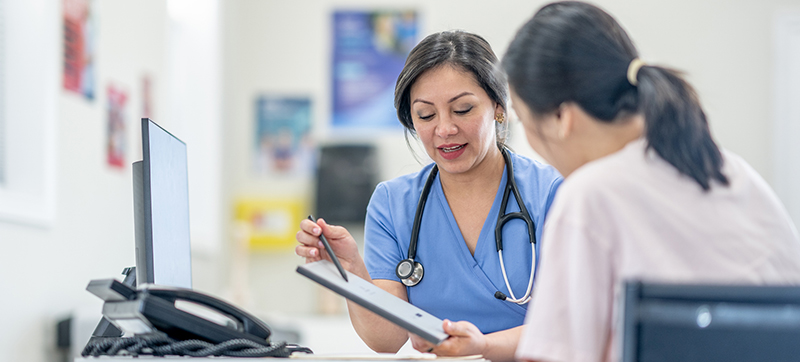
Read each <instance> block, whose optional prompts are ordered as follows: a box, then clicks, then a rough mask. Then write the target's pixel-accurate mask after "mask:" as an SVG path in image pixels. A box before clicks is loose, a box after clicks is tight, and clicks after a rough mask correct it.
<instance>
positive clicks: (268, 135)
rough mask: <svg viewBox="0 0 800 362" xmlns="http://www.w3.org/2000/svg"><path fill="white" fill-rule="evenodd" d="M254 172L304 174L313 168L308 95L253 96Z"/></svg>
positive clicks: (262, 173)
mask: <svg viewBox="0 0 800 362" xmlns="http://www.w3.org/2000/svg"><path fill="white" fill-rule="evenodd" d="M255 123H256V124H255V130H256V135H255V136H256V137H255V147H254V149H255V154H254V161H255V172H256V174H258V175H278V174H281V175H296V176H308V175H310V174H311V172H312V171H313V168H314V162H313V157H314V146H313V143H312V142H311V138H310V135H309V131H310V130H311V99H309V98H308V97H283V96H267V95H262V96H259V97H258V98H257V99H256V119H255Z"/></svg>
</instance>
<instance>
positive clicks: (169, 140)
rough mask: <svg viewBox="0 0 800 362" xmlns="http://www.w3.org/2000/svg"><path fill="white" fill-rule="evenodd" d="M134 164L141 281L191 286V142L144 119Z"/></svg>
mask: <svg viewBox="0 0 800 362" xmlns="http://www.w3.org/2000/svg"><path fill="white" fill-rule="evenodd" d="M142 153H143V156H144V157H143V160H142V161H141V162H135V163H134V172H133V173H134V175H133V177H134V214H135V217H136V220H135V224H136V226H135V227H136V234H137V235H136V269H137V276H136V279H137V284H139V285H141V284H145V283H147V284H158V285H166V286H176V287H183V288H191V287H192V263H191V242H190V237H189V175H188V166H187V156H186V144H185V143H184V142H183V141H181V140H180V139H178V138H177V137H175V136H174V135H172V134H171V133H169V132H167V131H166V130H165V129H163V128H161V127H160V126H159V125H157V124H156V123H155V122H153V121H152V120H150V119H148V118H142Z"/></svg>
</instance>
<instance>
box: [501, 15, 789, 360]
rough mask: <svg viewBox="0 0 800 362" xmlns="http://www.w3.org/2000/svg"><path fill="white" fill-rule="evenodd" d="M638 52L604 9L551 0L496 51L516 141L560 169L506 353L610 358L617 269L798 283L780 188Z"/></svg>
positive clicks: (613, 355)
mask: <svg viewBox="0 0 800 362" xmlns="http://www.w3.org/2000/svg"><path fill="white" fill-rule="evenodd" d="M638 57H639V55H638V53H637V50H636V48H635V47H634V45H633V43H632V42H631V40H630V39H629V37H628V35H627V34H626V32H625V30H623V29H622V27H621V26H620V25H619V24H618V23H617V22H616V20H615V19H614V18H612V17H611V16H610V15H609V14H607V13H605V12H604V11H603V10H601V9H599V8H597V7H595V6H593V5H589V4H585V3H580V2H560V3H554V4H550V5H547V6H545V7H543V8H542V9H541V10H539V11H538V12H537V13H536V14H535V15H534V17H533V18H532V19H531V20H530V21H528V22H527V23H526V24H525V25H524V26H523V27H522V28H521V29H520V30H519V32H518V33H517V35H516V37H515V38H514V40H513V41H512V43H511V45H510V46H509V49H508V52H507V54H506V56H505V58H504V59H503V68H504V70H505V71H506V73H507V75H508V78H509V85H510V89H511V92H510V94H511V100H512V106H513V108H514V109H515V110H516V112H517V115H518V116H519V118H520V119H521V121H522V123H523V125H524V128H525V130H526V135H527V138H528V142H529V143H530V144H531V146H533V148H534V149H535V150H536V151H537V152H538V153H539V154H540V155H541V156H542V157H544V158H545V159H546V160H547V161H548V162H550V163H551V164H552V165H553V166H555V167H556V169H558V170H559V171H560V172H561V174H562V175H563V176H564V177H565V180H564V183H563V185H562V186H561V190H560V191H559V192H558V194H557V195H556V198H555V200H554V203H553V206H552V208H551V209H550V213H549V214H548V216H547V221H546V224H545V230H544V235H543V237H542V261H541V265H540V267H541V269H539V270H538V272H537V281H536V289H535V291H534V295H533V301H532V302H531V303H532V305H531V308H528V315H527V317H526V328H525V330H524V332H523V334H522V337H521V340H520V343H519V347H518V349H517V354H516V355H517V358H518V359H521V360H529V361H532V360H536V361H617V360H619V356H620V351H619V348H618V346H617V344H618V343H619V341H618V340H617V335H618V333H619V331H617V330H616V328H617V326H616V324H615V322H614V321H616V320H618V319H619V316H618V315H617V314H616V313H617V312H616V311H615V303H616V301H617V300H618V299H619V297H620V296H621V295H620V290H621V287H622V285H623V282H624V281H625V280H627V279H642V280H645V281H657V282H675V283H746V284H798V283H800V241H798V235H797V231H796V229H795V227H794V225H793V224H792V221H791V220H790V218H789V216H788V215H787V212H786V210H785V209H784V207H783V205H781V203H780V201H779V200H778V198H777V197H776V196H775V194H774V193H773V192H772V190H771V189H770V188H769V186H768V185H767V183H766V182H765V181H764V180H763V179H762V178H761V177H760V176H759V175H758V174H757V173H756V172H755V171H754V170H753V169H752V168H751V167H750V166H749V165H748V164H747V163H746V162H745V161H744V160H743V159H742V158H740V157H739V156H737V155H735V154H733V153H731V152H729V151H726V150H724V149H723V150H720V148H718V147H717V145H716V144H715V142H714V140H713V139H712V137H711V133H710V131H709V128H708V124H707V122H706V117H705V114H704V112H703V109H702V108H701V106H700V104H699V102H698V98H697V95H696V94H695V91H694V90H693V89H692V87H691V86H690V85H689V84H688V83H686V81H685V80H684V79H683V78H681V76H680V75H679V74H678V73H677V72H675V71H673V70H670V69H667V68H662V67H659V66H653V65H649V64H645V63H644V62H642V61H641V60H639V58H638Z"/></svg>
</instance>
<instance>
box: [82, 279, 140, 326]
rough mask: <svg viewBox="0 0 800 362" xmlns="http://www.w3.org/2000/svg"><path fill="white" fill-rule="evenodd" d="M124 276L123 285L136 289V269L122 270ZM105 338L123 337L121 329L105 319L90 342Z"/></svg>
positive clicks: (98, 324) (99, 324) (101, 321)
mask: <svg viewBox="0 0 800 362" xmlns="http://www.w3.org/2000/svg"><path fill="white" fill-rule="evenodd" d="M122 275H124V276H125V279H123V280H122V284H125V285H127V286H129V287H131V288H134V289H136V267H135V266H129V267H127V268H125V269H122ZM98 337H99V338H105V337H122V331H120V330H119V328H117V327H115V326H114V325H113V324H111V322H109V321H108V319H106V317H103V319H101V320H100V323H97V327H96V328H95V329H94V332H93V333H92V338H90V339H89V340H90V341H91V340H93V339H95V338H98Z"/></svg>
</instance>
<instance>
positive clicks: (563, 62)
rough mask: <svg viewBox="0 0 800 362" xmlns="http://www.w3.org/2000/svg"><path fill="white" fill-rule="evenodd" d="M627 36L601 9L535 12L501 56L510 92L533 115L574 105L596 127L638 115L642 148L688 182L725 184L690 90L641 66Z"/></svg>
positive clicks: (559, 5) (667, 74) (572, 6)
mask: <svg viewBox="0 0 800 362" xmlns="http://www.w3.org/2000/svg"><path fill="white" fill-rule="evenodd" d="M637 58H638V52H637V50H636V47H635V46H634V45H633V42H632V41H631V40H630V38H629V37H628V34H627V33H626V32H625V29H623V28H622V26H620V25H619V23H618V22H617V21H616V20H615V19H614V18H613V17H612V16H611V15H609V14H608V13H606V12H605V11H603V10H602V9H600V8H598V7H596V6H594V5H591V4H587V3H583V2H578V1H563V2H556V3H551V4H549V5H546V6H544V7H543V8H541V9H540V10H539V11H538V12H537V13H536V15H534V16H533V18H532V19H531V20H529V21H528V22H527V23H526V24H525V25H523V26H522V28H520V30H519V31H518V32H517V34H516V36H515V37H514V39H513V40H512V41H511V44H510V45H509V47H508V50H507V52H506V55H505V57H503V64H502V65H503V69H504V70H505V72H506V74H507V75H508V81H509V85H510V87H511V88H512V89H513V90H514V92H515V93H516V94H517V95H518V96H519V97H520V98H521V99H522V101H523V102H524V103H525V104H526V105H527V106H528V108H530V109H531V111H533V112H534V113H536V114H540V115H542V114H548V113H551V112H555V111H556V110H557V109H558V107H559V106H560V105H561V104H562V103H564V102H575V103H577V104H578V105H580V107H581V108H582V109H583V110H585V111H586V112H587V113H588V114H590V115H591V116H592V117H594V118H595V119H597V120H599V121H600V122H608V123H611V122H615V121H617V120H619V119H622V118H625V117H627V116H629V115H631V114H636V113H643V114H644V118H645V136H646V138H647V142H648V146H647V147H648V149H649V148H652V149H653V150H655V151H656V153H657V154H658V155H659V156H660V157H661V158H663V159H664V160H666V161H667V162H669V163H670V164H672V165H673V166H675V168H677V169H678V171H680V172H681V173H683V174H685V175H687V176H689V177H691V178H692V179H694V180H695V181H696V182H697V183H698V184H699V185H700V187H702V188H703V190H709V189H710V187H711V181H712V180H717V181H719V182H720V183H721V184H723V185H728V178H727V177H725V175H723V174H722V162H723V160H722V154H721V153H720V151H719V149H718V148H717V145H716V144H715V143H714V141H713V140H712V139H711V133H710V131H709V129H708V122H707V121H706V115H705V113H703V109H702V108H701V107H700V102H699V101H698V98H697V94H696V93H695V91H694V89H693V88H692V87H691V86H690V85H689V84H688V83H686V81H684V80H683V78H681V76H680V75H679V74H678V73H677V72H675V71H673V70H669V69H665V68H660V67H654V66H647V65H644V64H643V63H642V62H641V61H639V60H638V59H637Z"/></svg>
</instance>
